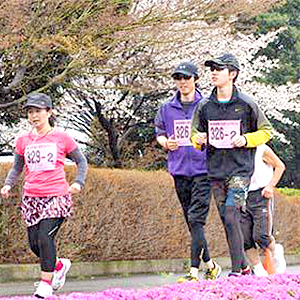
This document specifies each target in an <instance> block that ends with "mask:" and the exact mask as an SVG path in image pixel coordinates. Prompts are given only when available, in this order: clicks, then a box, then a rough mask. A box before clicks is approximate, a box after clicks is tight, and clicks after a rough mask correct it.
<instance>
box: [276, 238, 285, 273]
mask: <svg viewBox="0 0 300 300" xmlns="http://www.w3.org/2000/svg"><path fill="white" fill-rule="evenodd" d="M274 261H275V272H276V274H281V273H284V272H285V270H286V261H285V258H284V250H283V247H282V245H281V244H275V251H274Z"/></svg>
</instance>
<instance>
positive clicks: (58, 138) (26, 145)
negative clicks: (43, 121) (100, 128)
mask: <svg viewBox="0 0 300 300" xmlns="http://www.w3.org/2000/svg"><path fill="white" fill-rule="evenodd" d="M76 148H77V144H76V142H75V141H74V139H73V138H72V137H70V136H69V135H68V134H67V133H66V132H64V131H61V130H58V129H54V130H53V131H52V132H50V133H48V134H46V135H44V136H39V135H36V134H34V133H32V132H30V133H26V134H24V135H22V136H20V137H19V138H18V139H17V141H16V147H15V151H16V154H19V155H22V156H24V160H25V184H24V195H26V196H30V197H47V196H61V195H65V194H67V193H68V188H69V184H68V182H67V180H66V177H65V171H64V161H65V157H66V155H67V154H68V153H70V152H72V151H73V150H75V149H76Z"/></svg>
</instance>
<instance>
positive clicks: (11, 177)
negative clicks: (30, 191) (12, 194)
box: [4, 154, 25, 187]
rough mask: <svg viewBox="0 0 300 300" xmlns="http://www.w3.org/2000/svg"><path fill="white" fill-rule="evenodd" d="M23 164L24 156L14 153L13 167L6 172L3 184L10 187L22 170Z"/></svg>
mask: <svg viewBox="0 0 300 300" xmlns="http://www.w3.org/2000/svg"><path fill="white" fill-rule="evenodd" d="M24 164H25V162H24V156H23V155H20V154H15V158H14V164H13V167H12V168H11V169H10V171H9V172H8V174H7V177H6V179H5V182H4V185H9V186H10V187H12V186H13V185H14V184H15V183H16V181H17V179H18V177H19V176H20V174H21V173H22V171H23V167H24Z"/></svg>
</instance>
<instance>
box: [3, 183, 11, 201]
mask: <svg viewBox="0 0 300 300" xmlns="http://www.w3.org/2000/svg"><path fill="white" fill-rule="evenodd" d="M10 190H11V186H10V185H8V184H7V185H5V186H3V188H2V189H1V196H2V197H3V198H8V196H9V192H10Z"/></svg>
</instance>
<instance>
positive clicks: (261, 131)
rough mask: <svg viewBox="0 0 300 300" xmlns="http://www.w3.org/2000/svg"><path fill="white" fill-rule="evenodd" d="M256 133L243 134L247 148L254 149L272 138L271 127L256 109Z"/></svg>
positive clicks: (262, 114)
mask: <svg viewBox="0 0 300 300" xmlns="http://www.w3.org/2000/svg"><path fill="white" fill-rule="evenodd" d="M257 114H258V116H257V131H255V132H249V133H245V134H244V135H243V136H244V137H245V139H246V145H245V147H247V148H255V147H257V146H259V145H262V144H265V143H266V142H268V141H269V140H270V139H271V138H272V137H273V127H272V125H271V123H270V121H269V120H268V119H267V118H266V116H265V115H264V113H263V112H262V111H261V110H260V109H259V108H258V107H257Z"/></svg>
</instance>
